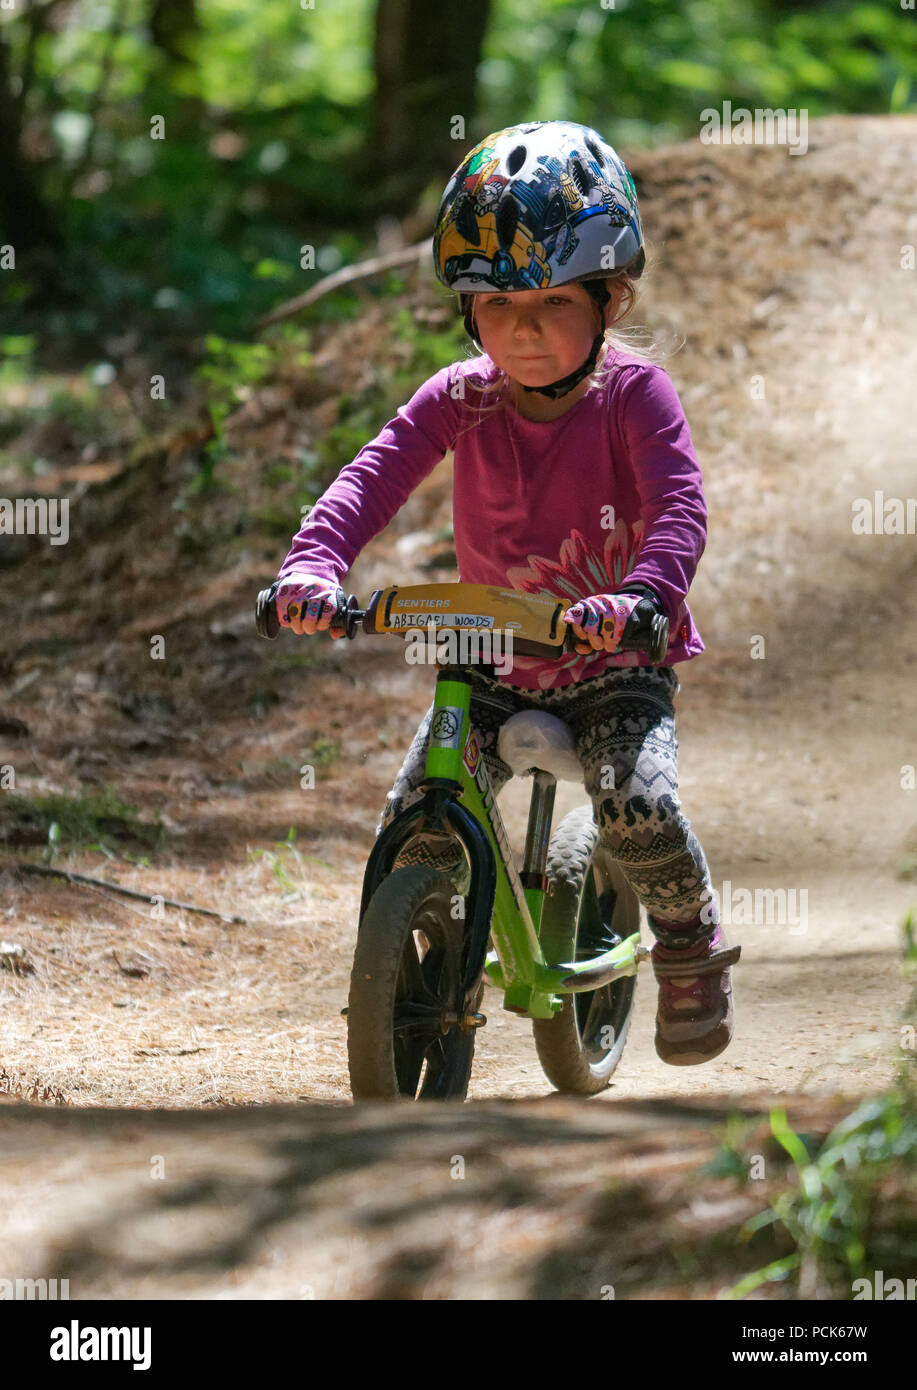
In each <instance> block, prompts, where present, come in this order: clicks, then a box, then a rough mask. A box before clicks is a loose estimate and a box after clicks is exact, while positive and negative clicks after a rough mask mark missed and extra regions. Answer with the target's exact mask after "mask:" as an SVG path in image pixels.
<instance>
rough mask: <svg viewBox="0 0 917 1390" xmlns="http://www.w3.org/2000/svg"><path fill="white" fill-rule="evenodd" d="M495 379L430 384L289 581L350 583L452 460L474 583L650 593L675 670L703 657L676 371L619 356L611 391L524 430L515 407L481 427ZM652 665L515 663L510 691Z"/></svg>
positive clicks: (701, 503)
mask: <svg viewBox="0 0 917 1390" xmlns="http://www.w3.org/2000/svg"><path fill="white" fill-rule="evenodd" d="M496 375H497V369H496V367H495V366H494V364H493V363H492V362H491V360H490V358H488V357H483V358H481V357H479V358H474V359H471V360H469V361H463V362H454V363H453V364H452V365H451V366H449V367H444V368H443V369H442V370H441V371H439V372H437V373H436V374H435V376H432V377H430V379H429V380H428V381H426V382H424V384H423V385H422V386H421V387H420V389H419V390H418V391H417V392H416V393H415V394H414V395H413V396H412V397H411V399H410V401H408V403H407V405H405V406H402V407H401V408H400V409H399V410H398V413H397V415H396V416H395V418H394V419H393V420H390V421H389V422H388V424H387V425H386V426H385V428H384V429H383V430H382V431H381V433H380V434H378V435H377V436H376V438H375V439H373V440H371V441H370V442H369V443H368V444H366V445H365V447H364V448H362V449H361V450H360V452H359V453H358V454H357V456H356V458H355V459H354V460H353V462H352V463H348V464H347V465H346V466H345V467H344V468H342V469H341V472H340V473H339V474H338V477H337V478H336V479H335V481H334V482H333V483H332V484H331V486H330V487H328V488H327V489H326V490H325V492H324V493H323V494H322V496H321V497H320V498H319V500H318V501H317V502H316V504H315V506H314V507H313V508H312V510H311V512H310V513H309V516H308V517H307V519H306V520H305V522H304V523H303V526H302V528H301V530H300V531H299V532H298V534H297V535H296V536H295V537H294V538H293V544H292V546H291V548H290V551H289V554H288V555H287V557H286V559H285V560H284V562H283V564H282V566H281V568H280V572H279V577H280V578H283V577H285V576H286V575H287V574H289V573H290V572H291V571H292V570H298V569H305V570H308V571H309V572H310V573H311V574H314V575H317V576H321V577H323V578H327V579H333V580H334V581H335V582H338V583H339V582H340V581H341V580H342V578H343V576H344V575H345V574H346V572H347V571H348V570H349V569H350V567H351V565H352V564H353V562H354V560H355V559H356V557H357V556H358V555H359V553H360V551H361V550H362V549H363V548H364V546H365V545H366V544H367V543H368V542H369V541H370V540H371V539H372V538H373V536H375V535H377V534H378V533H379V532H380V531H381V530H382V529H383V527H385V526H386V525H387V524H388V523H389V522H390V521H391V519H392V517H393V516H394V515H395V513H396V512H397V511H398V510H399V508H400V507H401V506H402V505H403V504H404V502H405V501H406V500H407V498H408V497H409V496H410V494H411V493H412V492H413V491H414V489H415V488H416V487H417V486H418V484H419V483H420V482H422V481H423V479H424V478H426V477H427V475H428V474H429V473H430V472H432V470H433V469H434V468H435V467H436V465H437V464H438V463H439V462H440V461H441V460H442V458H443V457H444V455H445V454H446V453H447V452H448V451H449V450H450V449H451V450H453V451H454V462H455V466H454V482H453V523H454V531H455V551H456V559H457V562H458V571H459V578H460V579H461V580H462V581H463V582H465V583H471V584H495V585H499V586H500V587H502V588H511V589H517V590H522V591H524V592H527V593H547V594H551V595H553V596H556V597H558V598H566V599H569V602H570V603H571V604H572V603H574V602H575V601H576V600H577V599H579V598H585V597H587V596H588V595H589V594H598V593H609V592H611V591H613V590H614V589H616V588H619V587H621V586H622V585H624V584H625V581H628V582H631V583H643V584H647V585H649V587H650V588H652V589H653V590H654V591H655V592H656V594H658V596H659V597H660V599H661V600H662V602H663V604H664V607H665V611H666V613H667V615H668V618H669V623H670V635H669V648H668V651H667V653H666V656H665V660H664V663H663V664H664V665H672V664H674V663H675V662H677V661H685V660H687V659H689V658H690V657H693V656H697V655H698V654H699V653H700V652H702V651H703V650H704V644H703V642H702V641H701V638H700V635H699V634H698V632H697V630H696V628H695V626H694V623H693V621H692V618H691V614H690V611H689V609H688V606H687V603H686V596H687V592H688V589H689V587H690V584H691V581H692V579H693V578H694V572H695V570H696V569H697V564H698V561H699V560H700V557H701V554H702V553H703V550H704V545H705V543H706V536H707V508H706V503H705V500H704V491H703V481H702V478H701V471H700V467H699V465H698V462H697V458H696V456H695V453H694V447H693V444H692V442H691V433H690V430H689V428H688V422H687V420H686V419H685V414H684V411H683V409H682V406H681V402H680V400H679V399H678V395H677V393H676V391H675V388H674V386H673V385H672V381H671V378H670V377H669V374H668V373H667V372H666V371H665V370H664V369H663V368H662V367H658V366H655V365H653V364H650V363H645V362H643V361H642V360H640V359H639V358H635V357H631V356H628V355H627V354H625V353H615V356H614V370H613V371H612V372H611V373H610V376H609V377H608V378H607V379H606V381H605V382H604V384H603V385H601V386H599V387H595V388H591V389H590V390H589V391H587V393H586V395H585V396H583V397H582V398H581V399H580V400H579V401H577V403H576V404H575V405H574V406H573V407H572V408H571V409H570V410H568V411H567V412H566V414H564V415H561V416H559V417H558V418H557V419H556V420H548V421H535V420H527V419H526V418H525V417H524V416H523V415H520V414H519V412H518V411H517V410H516V409H515V408H514V407H513V406H512V405H511V404H509V403H507V404H506V405H505V406H504V407H502V408H500V409H498V410H495V411H490V412H487V413H485V414H483V415H481V416H478V415H477V413H476V408H477V407H479V406H486V405H488V404H489V403H490V402H492V401H493V399H494V397H493V395H489V396H487V395H484V394H483V393H482V392H481V390H480V389H479V388H480V383H481V382H482V381H487V380H494V379H495V377H496ZM469 427H470V428H469ZM395 579H397V576H395V577H394V578H393V581H392V582H395ZM648 663H649V657H648V656H647V655H646V654H645V653H643V652H621V653H617V654H611V653H608V652H590V653H589V654H588V655H587V654H580V653H577V652H571V653H569V654H567V655H566V656H565V657H564V658H561V659H555V660H549V661H546V660H543V659H542V658H539V657H528V656H521V655H518V654H514V657H513V665H512V670H511V672H509V673H508V674H507V676H506V677H505V680H506V682H507V683H508V684H510V685H513V686H517V687H521V688H522V689H525V690H546V689H553V688H555V687H559V686H565V685H569V684H570V683H572V682H574V681H581V680H584V679H586V678H588V677H590V676H595V675H599V674H600V673H601V672H602V671H604V670H606V669H607V668H609V667H612V666H636V665H647V664H648ZM501 679H502V678H501Z"/></svg>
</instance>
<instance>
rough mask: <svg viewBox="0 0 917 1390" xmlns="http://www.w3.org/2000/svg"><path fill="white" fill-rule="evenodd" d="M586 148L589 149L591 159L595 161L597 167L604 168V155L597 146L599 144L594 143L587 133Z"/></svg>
mask: <svg viewBox="0 0 917 1390" xmlns="http://www.w3.org/2000/svg"><path fill="white" fill-rule="evenodd" d="M586 149H587V150H588V151H589V153H590V154H591V155H592V157H593V159H594V160H595V161H596V163H597V164H598V166H599V168H600V169H604V168H605V156H604V154H603V153H602V151H601V149H600V148H599V146H598V145H597V144H596V143H595V141H594V140H593V139H592V138H591V137H590V136H588V135H587V136H586Z"/></svg>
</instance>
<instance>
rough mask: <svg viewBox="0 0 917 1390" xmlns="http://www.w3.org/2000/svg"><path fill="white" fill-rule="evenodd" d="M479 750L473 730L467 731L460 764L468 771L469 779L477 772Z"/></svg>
mask: <svg viewBox="0 0 917 1390" xmlns="http://www.w3.org/2000/svg"><path fill="white" fill-rule="evenodd" d="M480 756H481V750H480V748H479V747H478V741H477V739H476V738H475V736H474V729H469V731H468V737H467V738H466V740H465V752H464V753H463V754H462V762H463V763H464V764H465V767H466V768H467V770H468V775H469V777H473V776H474V774H475V773H476V772H477V770H478V760H479V758H480Z"/></svg>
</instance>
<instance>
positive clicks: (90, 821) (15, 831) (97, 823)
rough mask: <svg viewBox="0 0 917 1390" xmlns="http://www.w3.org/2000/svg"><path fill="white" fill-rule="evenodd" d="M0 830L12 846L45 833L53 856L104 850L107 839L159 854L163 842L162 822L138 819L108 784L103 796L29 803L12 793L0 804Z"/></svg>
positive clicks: (57, 796)
mask: <svg viewBox="0 0 917 1390" xmlns="http://www.w3.org/2000/svg"><path fill="white" fill-rule="evenodd" d="M0 829H2V832H3V834H4V835H6V836H8V837H9V838H10V839H11V840H12V841H13V842H14V843H15V841H16V839H17V835H18V836H21V835H22V832H23V831H40V832H44V834H45V835H46V837H47V842H48V845H49V847H50V848H51V849H52V850H56V849H58V848H61V849H71V848H73V849H75V848H97V849H103V847H104V844H105V841H106V839H114V840H115V841H116V842H119V843H120V842H127V843H131V842H133V843H135V844H139V845H142V846H145V847H148V848H153V849H155V848H156V847H157V846H158V845H159V843H160V841H161V839H162V836H163V833H164V831H163V827H162V825H161V824H160V823H159V822H155V823H153V824H149V823H147V822H145V821H141V820H140V819H139V818H138V815H137V810H136V807H134V806H130V805H128V804H127V802H125V801H124V800H122V798H121V797H120V796H119V794H118V793H117V792H116V791H115V790H114V788H113V787H110V786H108V785H107V784H106V785H105V786H104V787H103V788H102V790H101V791H91V792H86V791H81V792H80V793H78V794H77V795H74V796H70V795H67V794H66V793H64V792H51V793H49V794H48V795H47V796H37V797H30V796H26V795H24V794H22V793H19V792H8V793H7V794H5V795H4V796H3V797H2V798H0Z"/></svg>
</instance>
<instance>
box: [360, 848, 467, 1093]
mask: <svg viewBox="0 0 917 1390" xmlns="http://www.w3.org/2000/svg"><path fill="white" fill-rule="evenodd" d="M454 896H455V886H454V884H453V883H452V881H451V879H449V878H448V877H447V876H446V875H445V874H444V873H441V872H440V871H438V870H436V869H433V868H430V867H429V866H427V865H416V866H412V867H410V868H404V869H397V870H395V872H394V873H392V874H390V875H389V877H388V878H386V879H385V880H384V881H383V882H382V883H381V884H380V885H379V887H378V888H377V890H376V892H375V893H374V894H373V896H372V900H371V901H370V904H369V906H368V907H367V909H366V913H365V915H364V917H363V921H362V923H361V924H360V931H359V934H358V936H357V946H356V951H355V953H354V960H353V970H352V972H351V978H350V998H349V1002H348V1010H347V1053H348V1059H349V1065H350V1086H351V1090H352V1092H353V1095H354V1098H355V1099H356V1100H373V1099H375V1100H389V1099H396V1098H398V1097H404V1098H407V1099H410V1100H464V1099H465V1094H466V1092H467V1090H468V1080H469V1077H470V1076H471V1062H472V1057H473V1055H474V1029H473V1028H472V1029H469V1030H467V1031H466V1030H464V1029H462V1028H461V1027H460V1026H459V1019H460V1017H461V1013H462V995H461V979H462V952H463V945H464V925H465V924H464V919H463V918H458V919H456V918H453V916H452V905H453V900H454ZM482 992H483V985H482V986H481V988H480V989H479V991H478V994H477V999H476V1001H475V1005H474V1007H477V1000H479V999H480V996H481V993H482Z"/></svg>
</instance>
